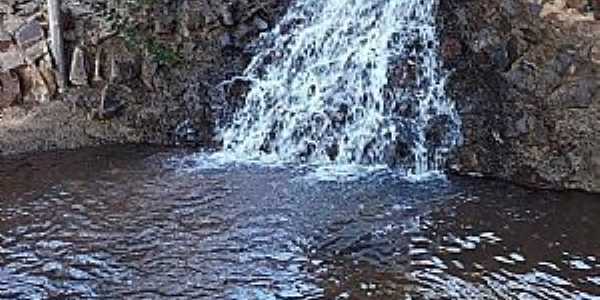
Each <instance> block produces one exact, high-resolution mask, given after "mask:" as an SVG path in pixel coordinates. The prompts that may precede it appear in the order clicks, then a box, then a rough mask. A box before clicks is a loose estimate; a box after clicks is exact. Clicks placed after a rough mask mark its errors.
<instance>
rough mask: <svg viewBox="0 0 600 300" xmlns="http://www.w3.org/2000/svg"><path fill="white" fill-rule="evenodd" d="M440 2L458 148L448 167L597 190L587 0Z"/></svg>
mask: <svg viewBox="0 0 600 300" xmlns="http://www.w3.org/2000/svg"><path fill="white" fill-rule="evenodd" d="M548 2H549V3H545V4H543V5H542V4H536V3H537V1H535V2H534V1H528V0H503V1H496V0H481V1H458V0H447V1H441V6H440V9H439V20H440V22H441V23H442V24H443V25H442V26H441V28H442V29H441V30H442V32H441V37H442V39H443V41H442V55H443V57H444V60H445V65H446V67H447V68H448V69H451V70H452V75H451V77H450V80H449V83H450V84H449V85H450V86H449V91H450V94H451V97H452V98H453V99H454V100H455V101H456V102H457V106H458V108H459V110H460V115H461V116H462V119H463V135H464V144H463V145H462V146H461V147H460V148H459V149H457V151H456V152H455V155H454V158H453V162H452V168H453V169H454V170H455V171H457V172H459V173H463V174H467V173H481V174H483V175H486V176H491V177H495V178H502V179H506V180H510V181H514V182H517V183H521V184H525V185H531V186H535V187H544V188H552V189H584V190H588V191H597V192H598V191H600V176H598V174H599V173H600V170H599V169H598V155H599V154H598V153H600V151H599V149H600V131H599V130H598V128H600V61H599V60H598V57H597V53H598V51H597V47H598V46H597V44H598V41H600V21H598V20H594V17H593V12H592V11H590V7H591V6H590V5H588V4H589V2H588V1H587V0H580V1H567V3H566V5H562V6H561V3H559V2H560V1H556V3H553V2H552V1H548Z"/></svg>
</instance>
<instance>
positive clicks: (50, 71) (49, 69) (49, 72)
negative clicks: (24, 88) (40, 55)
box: [39, 56, 58, 96]
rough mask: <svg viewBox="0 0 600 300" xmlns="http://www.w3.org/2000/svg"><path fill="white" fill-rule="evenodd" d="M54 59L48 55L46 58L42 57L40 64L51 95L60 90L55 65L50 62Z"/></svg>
mask: <svg viewBox="0 0 600 300" xmlns="http://www.w3.org/2000/svg"><path fill="white" fill-rule="evenodd" d="M51 60H52V59H51V58H50V57H49V56H46V58H45V59H42V60H41V61H40V64H39V70H40V74H41V75H42V78H43V79H44V82H45V83H46V86H47V87H48V92H49V94H50V96H54V95H55V94H56V92H58V82H57V81H56V74H55V73H54V67H53V66H52V63H51V62H50V61H51Z"/></svg>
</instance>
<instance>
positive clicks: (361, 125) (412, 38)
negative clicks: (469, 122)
mask: <svg viewBox="0 0 600 300" xmlns="http://www.w3.org/2000/svg"><path fill="white" fill-rule="evenodd" d="M435 7H436V1H433V0H298V1H296V3H295V4H293V5H292V6H291V7H290V9H289V12H288V13H287V15H286V16H285V17H284V18H283V19H282V21H281V22H280V24H279V25H278V26H277V27H276V28H275V29H274V30H273V31H271V32H270V33H266V34H264V35H263V36H262V37H261V38H260V40H259V41H258V43H257V44H256V45H255V47H256V50H257V51H256V52H257V53H256V55H255V56H254V58H253V60H252V61H251V63H250V65H249V67H248V68H247V69H246V71H245V73H244V74H243V76H241V77H238V78H235V79H234V80H240V79H241V80H246V81H248V82H250V90H249V92H248V93H247V95H246V98H245V104H244V107H243V108H242V109H241V110H240V111H238V112H237V113H236V115H235V117H234V120H233V122H232V123H230V124H228V125H227V127H225V128H223V129H222V131H221V137H222V139H223V146H224V151H225V152H226V153H227V154H229V155H230V156H233V157H235V158H237V159H247V160H260V161H269V162H273V161H276V162H295V161H300V162H303V163H310V164H315V165H325V166H331V165H334V166H343V165H386V164H387V165H396V166H400V167H402V168H403V169H404V170H406V173H407V174H413V175H422V174H425V173H428V172H431V171H436V170H438V168H439V167H440V163H441V162H443V157H444V154H445V153H447V152H448V151H449V149H450V148H451V147H452V146H453V145H455V144H456V142H457V140H458V138H459V132H458V131H459V127H460V124H459V119H458V117H457V113H456V111H455V108H454V105H453V103H452V102H451V101H449V99H448V98H447V97H446V96H445V90H444V85H445V78H444V74H443V72H442V71H441V68H440V64H439V57H438V45H439V43H438V41H437V39H436V27H435V11H434V10H435Z"/></svg>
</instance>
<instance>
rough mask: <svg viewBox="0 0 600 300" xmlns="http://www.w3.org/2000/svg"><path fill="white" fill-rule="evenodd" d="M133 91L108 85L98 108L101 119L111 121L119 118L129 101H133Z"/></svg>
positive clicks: (122, 86) (125, 87) (115, 85)
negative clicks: (116, 117)
mask: <svg viewBox="0 0 600 300" xmlns="http://www.w3.org/2000/svg"><path fill="white" fill-rule="evenodd" d="M132 97H134V96H133V91H132V90H131V89H130V88H128V87H127V86H124V85H118V84H107V85H106V86H105V87H104V89H103V90H102V95H101V100H100V106H99V107H98V115H97V117H98V118H99V119H111V118H114V117H115V116H117V115H118V114H119V113H120V112H121V110H122V109H123V108H125V105H126V103H127V101H128V100H129V101H132Z"/></svg>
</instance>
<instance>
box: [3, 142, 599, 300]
mask: <svg viewBox="0 0 600 300" xmlns="http://www.w3.org/2000/svg"><path fill="white" fill-rule="evenodd" d="M190 157H191V156H190V155H189V154H188V153H184V152H181V151H174V150H167V149H157V148H148V147H133V146H118V147H102V148H95V149H86V150H80V151H75V152H54V153H45V154H34V155H30V156H24V157H13V158H10V159H2V160H0V298H2V299H91V298H94V299H96V298H101V299H515V298H519V299H600V196H598V195H586V194H580V193H564V194H560V193H552V192H541V191H531V190H527V189H523V188H519V187H515V186H512V185H509V184H505V183H498V182H492V181H485V180H477V179H466V178H453V177H450V178H447V179H445V180H442V179H439V180H431V181H428V182H421V183H411V182H408V181H404V180H402V179H400V178H398V177H396V176H393V174H374V175H372V176H367V177H365V178H363V179H360V180H355V181H344V182H335V181H327V182H323V181H318V180H315V179H314V177H311V176H309V174H308V173H309V172H307V171H306V170H303V169H299V168H291V167H269V168H267V167H259V166H241V165H238V166H230V167H227V168H213V169H205V168H200V167H199V166H202V165H203V164H202V162H199V161H198V160H192V159H190Z"/></svg>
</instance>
